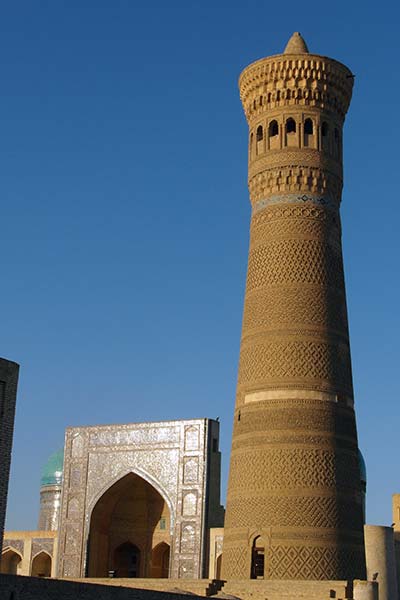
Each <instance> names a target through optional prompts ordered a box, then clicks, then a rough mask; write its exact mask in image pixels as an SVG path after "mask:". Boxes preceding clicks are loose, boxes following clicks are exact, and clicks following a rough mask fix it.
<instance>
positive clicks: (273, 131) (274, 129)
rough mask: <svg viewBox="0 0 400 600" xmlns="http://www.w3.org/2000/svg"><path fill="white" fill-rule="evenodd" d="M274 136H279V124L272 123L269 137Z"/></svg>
mask: <svg viewBox="0 0 400 600" xmlns="http://www.w3.org/2000/svg"><path fill="white" fill-rule="evenodd" d="M274 135H278V122H277V121H271V123H270V124H269V128H268V136H269V137H274Z"/></svg>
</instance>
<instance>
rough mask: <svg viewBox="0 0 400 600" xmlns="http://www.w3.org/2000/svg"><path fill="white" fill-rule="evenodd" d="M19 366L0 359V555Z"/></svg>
mask: <svg viewBox="0 0 400 600" xmlns="http://www.w3.org/2000/svg"><path fill="white" fill-rule="evenodd" d="M18 372H19V365H17V364H16V363H14V362H12V361H9V360H6V359H4V358H0V457H1V460H0V554H1V550H2V544H3V533H4V521H5V514H6V504H7V492H8V478H9V474H10V462H11V448H12V439H13V431H14V416H15V401H16V397H17V384H18Z"/></svg>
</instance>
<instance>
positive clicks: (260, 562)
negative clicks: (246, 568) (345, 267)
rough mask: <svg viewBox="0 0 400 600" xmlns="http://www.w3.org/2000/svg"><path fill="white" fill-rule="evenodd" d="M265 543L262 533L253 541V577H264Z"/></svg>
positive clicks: (251, 575)
mask: <svg viewBox="0 0 400 600" xmlns="http://www.w3.org/2000/svg"><path fill="white" fill-rule="evenodd" d="M264 563H265V545H264V540H263V538H262V537H261V535H259V536H257V537H256V538H255V539H254V541H253V546H252V549H251V574H250V577H251V579H264Z"/></svg>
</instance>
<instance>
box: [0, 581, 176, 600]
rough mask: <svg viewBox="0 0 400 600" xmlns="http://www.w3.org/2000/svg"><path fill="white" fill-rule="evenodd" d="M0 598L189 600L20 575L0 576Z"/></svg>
mask: <svg viewBox="0 0 400 600" xmlns="http://www.w3.org/2000/svg"><path fill="white" fill-rule="evenodd" d="M0 598H1V599H2V600H187V596H184V595H183V594H175V593H165V592H155V591H152V590H139V589H134V588H123V587H116V586H113V587H108V586H106V585H94V584H90V583H78V582H75V581H62V580H60V579H40V578H36V577H21V576H18V575H0Z"/></svg>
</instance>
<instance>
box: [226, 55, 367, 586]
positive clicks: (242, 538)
mask: <svg viewBox="0 0 400 600" xmlns="http://www.w3.org/2000/svg"><path fill="white" fill-rule="evenodd" d="M352 84H353V80H352V77H351V73H350V71H349V70H348V69H347V67H345V66H344V65H341V64H340V63H338V62H337V61H332V60H331V59H329V58H326V57H321V56H313V55H310V54H308V53H307V52H306V51H304V53H302V52H300V53H299V54H296V55H292V54H284V55H275V56H273V57H269V58H265V59H261V60H259V61H257V62H255V63H253V64H252V65H250V66H249V67H247V68H246V69H245V70H244V71H243V73H242V74H241V76H240V82H239V87H240V97H241V100H242V103H243V107H244V110H245V114H246V117H247V121H248V125H249V134H250V135H249V177H248V183H249V192H250V202H251V204H252V207H253V214H252V219H251V225H250V244H249V256H248V269H247V282H246V295H245V302H244V314H243V329H242V339H241V349H240V360H239V373H238V386H237V397H236V409H235V420H234V431H233V439H232V453H231V464H230V473H229V483H228V495H227V510H226V519H225V528H224V551H223V558H222V578H223V579H228V580H229V579H241V578H249V576H250V573H251V572H252V570H251V561H252V555H253V554H252V544H253V541H254V539H255V538H256V537H258V536H261V539H262V540H263V544H264V545H265V546H266V548H265V569H264V576H265V577H270V578H272V579H277V578H278V579H279V578H282V579H347V578H349V579H357V578H360V579H362V578H363V577H364V576H365V564H364V559H363V556H364V552H363V531H362V529H363V517H362V503H361V498H362V492H361V482H360V465H359V459H358V442H357V432H356V425H355V415H354V410H353V408H352V398H353V385H352V372H351V358H350V346H349V339H348V323H347V309H346V294H345V284H344V275H343V260H342V249H341V222H340V214H339V207H340V200H341V190H342V126H343V120H344V116H345V113H346V111H347V108H348V106H349V103H350V99H351V90H352ZM328 106H329V108H327V107H328ZM289 119H290V121H289ZM289 125H290V127H289ZM289 392H290V393H289ZM285 396H286V397H285Z"/></svg>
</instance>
